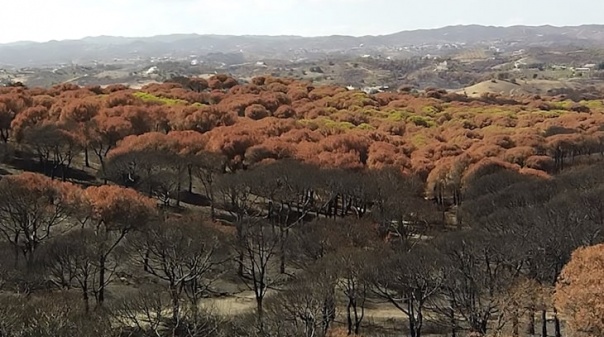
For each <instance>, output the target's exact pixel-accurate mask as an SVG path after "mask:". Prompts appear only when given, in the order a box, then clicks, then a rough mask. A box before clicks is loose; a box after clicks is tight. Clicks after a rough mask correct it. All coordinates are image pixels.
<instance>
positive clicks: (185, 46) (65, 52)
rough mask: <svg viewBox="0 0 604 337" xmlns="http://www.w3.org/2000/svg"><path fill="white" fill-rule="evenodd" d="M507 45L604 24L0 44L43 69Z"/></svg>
mask: <svg viewBox="0 0 604 337" xmlns="http://www.w3.org/2000/svg"><path fill="white" fill-rule="evenodd" d="M437 44H455V45H465V46H468V45H469V46H471V45H481V44H482V45H484V44H502V45H517V46H519V47H524V46H555V45H574V46H577V47H594V46H595V47H602V46H604V25H582V26H570V27H555V26H511V27H493V26H480V25H461V26H448V27H443V28H437V29H420V30H412V31H402V32H398V33H394V34H388V35H379V36H361V37H353V36H343V35H333V36H321V37H301V36H254V35H245V36H233V35H198V34H173V35H160V36H153V37H142V38H136V37H115V36H98V37H86V38H83V39H80V40H63V41H49V42H27V41H23V42H15V43H10V44H0V66H2V65H4V66H7V65H8V66H15V67H25V66H42V65H54V64H60V63H71V62H76V63H87V62H93V61H99V62H107V61H111V60H114V59H136V58H139V59H147V58H151V57H174V58H179V57H180V58H182V57H187V56H189V55H199V56H203V55H206V54H209V53H243V54H244V56H245V57H246V58H249V59H262V58H282V59H289V58H297V57H305V56H307V54H309V53H325V54H330V53H339V54H342V53H351V52H354V53H357V54H358V53H361V52H363V51H365V52H371V51H380V50H389V49H396V48H404V47H409V46H422V45H437Z"/></svg>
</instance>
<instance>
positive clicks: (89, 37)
mask: <svg viewBox="0 0 604 337" xmlns="http://www.w3.org/2000/svg"><path fill="white" fill-rule="evenodd" d="M585 26H604V24H598V23H585V24H580V25H560V26H558V25H552V24H535V25H521V24H516V25H483V24H473V23H471V24H453V25H446V26H438V27H432V28H416V29H406V30H399V31H395V32H391V33H384V34H365V35H347V34H331V35H298V34H279V35H271V34H217V33H196V32H189V33H183V32H177V33H166V34H155V35H146V36H125V35H107V34H101V35H89V36H83V37H80V38H66V39H51V40H43V41H35V40H18V41H12V42H0V46H6V45H16V44H44V43H51V42H70V41H82V40H86V39H98V38H104V37H105V38H117V39H152V38H157V37H169V36H178V35H189V36H219V37H296V38H322V37H335V36H339V37H351V38H363V37H381V36H389V35H394V34H399V33H407V32H419V31H429V30H440V29H446V28H454V27H483V28H515V27H530V28H540V27H552V28H574V27H585Z"/></svg>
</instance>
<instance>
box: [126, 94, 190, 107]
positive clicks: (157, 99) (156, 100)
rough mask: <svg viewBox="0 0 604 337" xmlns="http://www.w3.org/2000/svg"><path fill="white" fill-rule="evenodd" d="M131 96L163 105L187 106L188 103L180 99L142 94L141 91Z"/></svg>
mask: <svg viewBox="0 0 604 337" xmlns="http://www.w3.org/2000/svg"><path fill="white" fill-rule="evenodd" d="M132 95H133V96H134V97H137V98H139V99H141V100H143V101H145V102H153V103H160V104H164V105H187V104H189V102H187V101H185V100H182V99H173V98H165V97H159V96H155V95H153V94H150V93H148V92H142V91H139V92H135V93H134V94H132Z"/></svg>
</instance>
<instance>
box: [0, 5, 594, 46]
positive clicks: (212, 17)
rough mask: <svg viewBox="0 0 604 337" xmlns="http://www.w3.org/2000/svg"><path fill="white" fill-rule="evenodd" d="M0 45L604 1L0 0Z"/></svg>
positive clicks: (471, 16)
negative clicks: (0, 15)
mask: <svg viewBox="0 0 604 337" xmlns="http://www.w3.org/2000/svg"><path fill="white" fill-rule="evenodd" d="M0 10H1V12H2V27H3V28H2V29H0V43H4V42H13V41H21V40H33V41H47V40H52V39H57V40H60V39H73V38H82V37H85V36H98V35H118V36H151V35H159V34H171V33H199V34H237V35H242V34H268V35H281V34H295V35H304V36H317V35H331V34H346V35H368V34H371V35H379V34H388V33H393V32H397V31H401V30H411V29H418V28H436V27H442V26H447V25H456V24H474V23H476V24H483V25H495V26H509V25H516V24H527V25H541V24H552V25H557V26H560V25H579V24H586V23H604V16H602V13H603V12H604V1H603V0H572V1H571V0H0Z"/></svg>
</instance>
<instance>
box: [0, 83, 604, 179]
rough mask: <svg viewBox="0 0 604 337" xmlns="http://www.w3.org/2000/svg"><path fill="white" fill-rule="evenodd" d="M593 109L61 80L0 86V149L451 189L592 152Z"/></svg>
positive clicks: (548, 102)
mask: <svg viewBox="0 0 604 337" xmlns="http://www.w3.org/2000/svg"><path fill="white" fill-rule="evenodd" d="M603 112H604V103H603V102H602V101H600V100H591V101H580V102H573V101H570V100H568V99H565V98H564V97H562V96H558V97H554V98H542V97H538V96H534V97H520V98H515V99H511V98H503V97H498V96H496V95H485V96H483V97H481V98H480V99H470V98H468V97H465V96H463V95H458V94H451V93H447V92H445V91H442V90H436V89H428V90H427V91H426V92H425V93H421V94H419V93H409V92H400V93H378V94H375V95H369V94H365V93H363V92H360V91H349V90H346V89H345V88H341V87H337V86H318V87H315V86H313V84H312V83H310V82H302V81H295V80H291V79H283V78H273V77H256V78H254V79H252V81H251V83H248V84H239V83H237V81H236V80H234V79H233V78H231V77H228V76H226V75H216V76H213V77H212V78H210V79H209V80H204V79H184V78H179V79H176V80H174V81H172V82H167V83H162V84H159V83H156V84H150V85H147V86H145V87H143V88H142V89H140V90H134V89H129V88H127V87H125V86H122V85H112V86H108V87H106V88H99V87H86V88H80V87H77V86H74V85H70V84H63V85H59V86H56V87H53V88H51V89H39V88H31V89H28V88H23V87H7V88H2V89H1V90H0V132H1V136H2V139H3V140H4V141H5V142H7V141H9V140H14V141H17V142H23V143H25V144H27V145H31V146H33V147H48V146H51V145H60V146H61V147H67V148H70V149H71V148H73V149H74V150H75V149H76V148H78V149H83V148H86V149H88V150H92V151H94V153H96V154H97V156H98V157H99V159H100V160H101V161H103V160H104V159H105V157H107V156H109V157H111V156H112V155H113V156H115V155H117V154H118V153H120V152H121V151H130V150H133V149H134V148H140V147H145V146H147V147H149V146H162V147H166V148H173V149H177V151H178V152H180V151H185V152H186V151H193V152H195V151H210V152H216V153H220V154H222V155H224V156H226V158H227V160H228V165H229V167H230V168H231V169H240V168H243V167H249V166H251V165H256V164H258V163H261V162H267V161H271V160H279V159H284V158H296V159H299V160H301V161H304V162H307V163H312V164H317V165H320V166H323V167H338V168H347V169H364V168H369V169H373V168H383V167H396V168H398V169H400V170H401V171H402V172H405V173H412V174H416V175H418V176H420V177H422V178H423V179H425V180H427V181H428V184H429V186H436V185H439V184H445V185H451V184H453V185H460V184H461V182H462V179H463V177H464V176H465V174H466V173H467V172H471V171H472V169H473V167H474V166H477V165H478V166H480V165H482V164H483V163H485V162H486V161H487V160H488V161H497V162H500V163H501V165H505V166H507V167H509V168H511V169H513V170H516V171H520V172H522V173H526V174H533V175H539V176H547V175H548V174H552V173H555V172H557V171H559V170H561V169H563V168H564V167H565V166H566V165H568V164H571V163H573V162H574V160H575V159H576V157H577V156H580V155H591V154H594V153H601V152H603V151H604V144H603V140H604V131H603V130H602V126H601V125H602V123H603V122H604V114H603ZM192 131H194V132H192ZM166 135H167V136H166ZM166 137H168V138H166ZM49 139H53V142H54V143H55V144H48V142H49V141H50V140H49ZM168 140H169V141H168ZM153 144H156V145H153ZM59 152H61V153H57V154H56V155H58V156H59V157H61V155H63V157H65V151H59ZM68 152H69V151H68ZM70 153H71V152H69V153H68V155H69V154H70ZM70 159H71V158H69V156H67V157H66V158H59V161H62V162H69V161H70Z"/></svg>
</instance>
